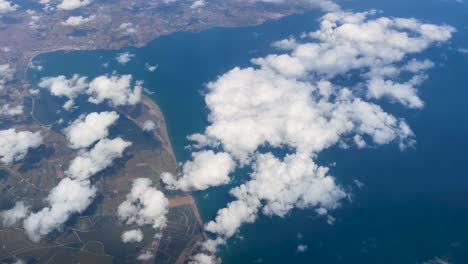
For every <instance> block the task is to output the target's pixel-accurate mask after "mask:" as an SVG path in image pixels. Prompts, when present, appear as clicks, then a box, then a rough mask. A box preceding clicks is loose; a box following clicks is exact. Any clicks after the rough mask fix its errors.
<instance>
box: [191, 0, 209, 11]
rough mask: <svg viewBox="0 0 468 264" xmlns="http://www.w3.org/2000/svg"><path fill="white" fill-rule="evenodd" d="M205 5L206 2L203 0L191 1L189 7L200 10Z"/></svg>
mask: <svg viewBox="0 0 468 264" xmlns="http://www.w3.org/2000/svg"><path fill="white" fill-rule="evenodd" d="M205 5H206V1H205V0H195V1H193V4H192V5H191V6H190V8H191V9H198V8H202V7H204V6H205Z"/></svg>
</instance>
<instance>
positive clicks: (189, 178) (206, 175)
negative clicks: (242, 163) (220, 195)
mask: <svg viewBox="0 0 468 264" xmlns="http://www.w3.org/2000/svg"><path fill="white" fill-rule="evenodd" d="M192 158H193V161H188V162H186V163H185V164H184V166H183V169H182V175H180V176H179V177H178V179H175V178H174V176H173V175H171V174H170V173H167V172H166V173H163V174H162V176H161V177H162V180H163V182H164V183H165V184H167V186H166V188H168V189H178V190H183V191H189V190H205V189H207V188H209V187H212V186H218V185H224V184H226V183H228V182H229V180H230V179H229V174H230V173H231V172H233V171H234V168H235V163H234V161H233V160H232V158H231V156H230V155H229V154H228V153H225V152H222V153H214V152H213V151H211V150H208V151H200V152H195V153H192Z"/></svg>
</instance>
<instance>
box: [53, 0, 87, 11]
mask: <svg viewBox="0 0 468 264" xmlns="http://www.w3.org/2000/svg"><path fill="white" fill-rule="evenodd" d="M91 2H92V1H91V0H63V1H62V2H61V3H60V4H59V5H57V8H58V9H62V10H74V9H77V8H80V7H83V6H87V5H89V4H91Z"/></svg>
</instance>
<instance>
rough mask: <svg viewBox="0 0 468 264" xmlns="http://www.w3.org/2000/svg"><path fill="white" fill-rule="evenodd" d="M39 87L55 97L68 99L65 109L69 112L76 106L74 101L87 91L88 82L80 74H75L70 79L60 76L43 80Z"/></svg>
mask: <svg viewBox="0 0 468 264" xmlns="http://www.w3.org/2000/svg"><path fill="white" fill-rule="evenodd" d="M39 87H41V88H45V89H48V90H49V91H50V93H51V94H52V95H54V96H59V97H62V96H63V97H66V98H68V101H67V102H66V103H65V104H64V105H63V107H64V108H65V109H67V110H69V109H71V108H72V107H73V105H74V99H75V98H76V97H77V96H78V95H79V94H81V93H83V92H84V91H85V90H86V88H87V87H88V82H87V78H86V77H80V76H79V75H78V74H74V75H73V77H71V78H70V79H67V78H66V77H65V76H63V75H60V76H57V77H45V78H42V79H41V81H40V82H39Z"/></svg>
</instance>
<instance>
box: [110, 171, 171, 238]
mask: <svg viewBox="0 0 468 264" xmlns="http://www.w3.org/2000/svg"><path fill="white" fill-rule="evenodd" d="M168 210H169V200H168V199H167V198H166V196H165V195H164V193H162V192H161V191H159V190H157V189H156V188H155V187H152V182H151V180H150V179H148V178H138V179H135V180H134V181H133V184H132V190H131V191H130V193H128V194H127V199H126V200H125V201H124V202H122V203H121V204H120V205H119V208H118V216H119V218H120V219H121V220H122V221H124V222H125V223H126V224H137V225H138V226H143V225H151V226H152V227H153V228H154V229H155V230H156V231H158V232H159V231H161V229H163V228H164V227H165V226H166V221H167V219H166V214H167V212H168Z"/></svg>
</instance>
